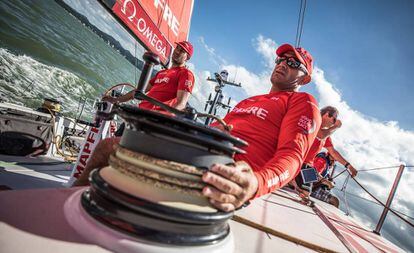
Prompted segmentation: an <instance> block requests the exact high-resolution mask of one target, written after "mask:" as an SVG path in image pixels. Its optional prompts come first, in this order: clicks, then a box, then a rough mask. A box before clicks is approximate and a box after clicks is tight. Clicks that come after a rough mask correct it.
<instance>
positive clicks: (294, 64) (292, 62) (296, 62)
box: [275, 57, 308, 74]
mask: <svg viewBox="0 0 414 253" xmlns="http://www.w3.org/2000/svg"><path fill="white" fill-rule="evenodd" d="M283 61H286V64H287V65H288V66H289V67H291V68H294V69H300V70H302V71H303V72H305V74H308V70H307V69H306V67H305V65H303V64H302V63H301V62H300V61H299V60H297V59H295V58H293V57H289V58H283V57H277V58H276V60H275V63H276V65H279V64H280V63H282V62H283Z"/></svg>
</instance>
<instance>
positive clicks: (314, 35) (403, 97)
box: [189, 0, 414, 130]
mask: <svg viewBox="0 0 414 253" xmlns="http://www.w3.org/2000/svg"><path fill="white" fill-rule="evenodd" d="M299 6H300V1H299V0H291V1H276V0H272V1H263V0H262V1H260V4H256V5H254V4H251V2H250V1H211V0H210V1H195V3H194V11H193V17H192V23H191V30H190V37H189V39H190V41H191V42H193V43H194V46H195V55H194V57H193V59H192V61H191V62H192V63H193V64H194V65H195V66H197V68H199V69H207V70H210V71H217V70H218V66H217V65H220V64H222V65H224V64H226V63H231V64H235V65H240V66H244V67H245V68H246V69H248V70H249V71H251V72H253V73H261V72H262V71H263V64H262V61H263V58H262V56H261V55H260V54H258V53H257V51H256V49H257V48H255V46H254V41H255V39H256V38H257V37H258V36H259V35H262V36H263V37H264V38H266V39H271V40H273V41H275V42H276V43H277V44H278V45H280V44H283V43H286V42H287V43H294V41H295V36H296V27H297V19H298V12H299ZM413 8H414V2H413V1H401V0H396V1H370V0H366V1H358V0H350V1H308V3H307V9H306V14H305V22H304V31H303V35H302V40H301V45H302V46H303V47H305V48H306V49H308V50H309V51H310V52H311V53H312V55H313V56H314V58H315V63H316V66H318V67H319V68H321V69H323V70H324V71H325V75H326V77H327V78H328V79H329V80H330V81H332V82H333V83H334V84H335V86H336V87H337V88H338V90H340V92H341V96H342V97H343V98H344V100H346V101H347V103H348V104H349V105H350V106H351V107H352V108H355V109H356V110H358V111H359V112H361V113H363V114H364V115H369V116H370V117H373V118H375V119H377V120H379V121H381V122H386V121H395V122H398V125H399V126H400V127H403V128H404V129H406V130H414V112H413V111H414V110H413V108H414V99H413V97H414V95H413V93H412V92H411V90H410V88H411V87H412V86H413V83H412V82H413V81H412V78H411V73H414V64H412V63H411V59H412V58H413V57H414V48H413V47H412V46H411V44H412V41H413V37H414V33H413V32H412V28H413V27H414V18H413V17H412V13H411V12H412V10H413ZM205 44H206V45H208V46H209V47H210V48H211V49H212V50H214V53H215V54H216V55H217V56H220V58H219V59H215V60H212V59H211V57H210V55H209V52H208V51H207V50H204V49H205V48H204V46H205ZM220 60H225V62H221V61H220ZM263 85H267V83H264V84H263ZM306 91H311V92H312V93H315V85H314V83H313V84H310V85H309V87H306Z"/></svg>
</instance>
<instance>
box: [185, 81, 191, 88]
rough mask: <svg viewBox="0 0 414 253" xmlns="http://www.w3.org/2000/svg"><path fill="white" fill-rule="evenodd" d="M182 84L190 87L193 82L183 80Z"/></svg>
mask: <svg viewBox="0 0 414 253" xmlns="http://www.w3.org/2000/svg"><path fill="white" fill-rule="evenodd" d="M184 85H185V86H188V87H191V85H193V82H192V81H191V80H185V83H184Z"/></svg>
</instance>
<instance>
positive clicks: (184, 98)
mask: <svg viewBox="0 0 414 253" xmlns="http://www.w3.org/2000/svg"><path fill="white" fill-rule="evenodd" d="M190 94H191V93H190V92H188V91H185V90H178V91H177V101H176V102H175V104H173V105H172V107H174V108H175V109H177V110H183V109H184V108H185V106H186V104H187V102H188V99H189V98H190Z"/></svg>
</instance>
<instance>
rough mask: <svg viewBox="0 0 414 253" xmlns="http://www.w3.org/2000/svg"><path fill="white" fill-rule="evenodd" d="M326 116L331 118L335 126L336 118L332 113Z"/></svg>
mask: <svg viewBox="0 0 414 253" xmlns="http://www.w3.org/2000/svg"><path fill="white" fill-rule="evenodd" d="M328 116H329V118H333V123H334V124H335V123H336V118H337V116H335V114H334V113H329V114H328Z"/></svg>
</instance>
